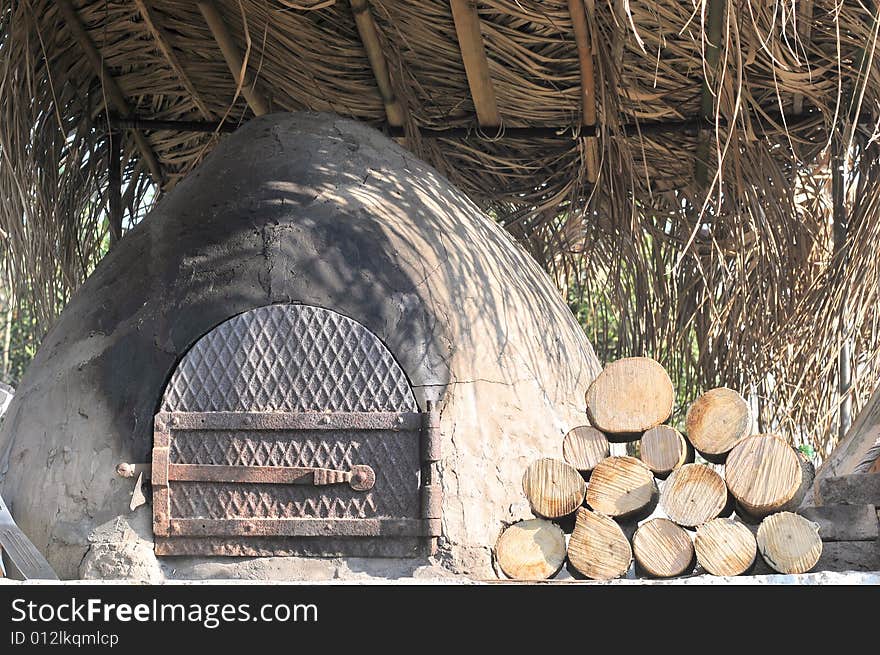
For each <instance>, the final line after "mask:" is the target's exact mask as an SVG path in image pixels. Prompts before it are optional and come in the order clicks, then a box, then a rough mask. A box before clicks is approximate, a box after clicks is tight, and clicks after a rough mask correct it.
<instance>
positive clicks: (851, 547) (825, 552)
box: [816, 541, 880, 572]
mask: <svg viewBox="0 0 880 655" xmlns="http://www.w3.org/2000/svg"><path fill="white" fill-rule="evenodd" d="M816 570H817V571H837V572H842V571H880V542H878V541H834V542H831V543H824V544H822V556H821V557H820V558H819V561H818V563H817V564H816Z"/></svg>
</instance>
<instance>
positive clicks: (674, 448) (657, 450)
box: [639, 425, 694, 478]
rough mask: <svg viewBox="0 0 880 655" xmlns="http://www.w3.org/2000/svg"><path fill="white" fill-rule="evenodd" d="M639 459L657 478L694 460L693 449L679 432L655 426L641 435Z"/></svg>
mask: <svg viewBox="0 0 880 655" xmlns="http://www.w3.org/2000/svg"><path fill="white" fill-rule="evenodd" d="M639 458H640V459H641V460H642V461H643V462H644V463H645V464H646V465H647V467H648V468H649V469H651V471H653V472H654V475H656V476H657V477H659V478H665V477H666V476H668V475H669V474H670V473H671V472H672V471H674V470H675V469H677V468H679V467H681V466H683V465H684V464H686V463H688V462H689V461H691V462H692V461H693V459H694V451H693V448H691V447H690V444H689V443H688V442H687V439H685V438H684V436H682V434H681V432H679V431H678V430H676V429H675V428H673V427H672V426H670V425H657V426H655V427H653V428H650V429H649V430H647V431H646V432H645V434H643V435H642V441H641V443H640V444H639Z"/></svg>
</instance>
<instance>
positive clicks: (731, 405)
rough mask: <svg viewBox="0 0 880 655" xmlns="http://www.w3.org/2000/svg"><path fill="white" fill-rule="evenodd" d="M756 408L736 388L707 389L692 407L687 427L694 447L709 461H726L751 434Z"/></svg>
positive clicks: (686, 423)
mask: <svg viewBox="0 0 880 655" xmlns="http://www.w3.org/2000/svg"><path fill="white" fill-rule="evenodd" d="M751 429H752V411H751V409H750V408H749V404H748V403H747V402H746V400H745V398H743V397H742V396H741V395H740V394H738V393H737V392H736V391H734V390H733V389H727V388H726V387H719V388H717V389H712V390H710V391H707V392H706V393H704V394H703V395H702V396H700V397H699V398H697V400H696V401H695V402H694V404H693V405H691V406H690V408H689V409H688V413H687V418H686V419H685V430H686V431H687V435H688V439H689V440H690V442H691V443H692V444H693V445H694V448H696V449H697V451H698V452H699V453H700V454H701V455H703V457H705V458H706V459H707V460H709V461H711V462H715V463H721V462H723V461H724V459H725V457H726V456H727V453H729V452H730V451H731V450H732V449H733V447H734V446H736V445H737V444H738V443H739V442H740V441H742V440H743V439H745V438H746V437H747V436H749V435H750V434H751Z"/></svg>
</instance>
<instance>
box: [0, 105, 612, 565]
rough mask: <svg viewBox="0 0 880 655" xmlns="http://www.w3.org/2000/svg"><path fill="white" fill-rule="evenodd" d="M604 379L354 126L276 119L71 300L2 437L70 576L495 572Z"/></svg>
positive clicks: (469, 224)
mask: <svg viewBox="0 0 880 655" xmlns="http://www.w3.org/2000/svg"><path fill="white" fill-rule="evenodd" d="M598 370H599V365H598V362H597V360H596V357H595V355H594V354H593V351H592V348H591V347H590V344H589V343H588V341H587V340H586V338H585V336H584V335H583V332H582V331H581V329H580V328H579V326H578V325H577V323H576V321H575V320H574V318H573V316H572V315H571V313H570V311H569V310H568V308H567V307H566V306H565V304H564V303H563V302H562V300H561V298H560V297H559V295H558V293H557V291H556V290H555V289H554V288H553V285H552V284H551V282H550V280H549V279H548V278H547V277H546V276H545V275H544V273H543V272H542V271H540V269H539V268H538V267H537V266H536V265H535V264H534V263H533V262H532V261H531V260H530V259H529V257H528V255H527V254H525V252H524V251H523V250H522V249H521V248H519V246H517V245H516V244H515V243H514V242H513V241H512V240H511V239H510V237H509V236H508V235H507V234H506V233H505V232H504V231H503V230H502V229H501V228H499V227H498V226H497V225H495V224H494V223H493V222H492V221H491V220H489V219H488V218H487V217H485V216H484V215H483V214H482V213H481V212H480V211H479V210H478V209H477V208H476V207H475V206H474V205H473V204H472V203H471V202H470V201H469V200H468V199H467V198H466V197H465V196H464V195H463V194H461V193H460V192H458V191H457V190H455V189H454V188H453V187H452V186H451V185H450V184H449V183H448V182H447V181H446V180H445V179H443V178H442V177H441V176H440V175H438V174H437V172H436V171H434V170H433V169H431V168H430V167H428V166H426V165H425V164H423V163H421V162H419V161H417V160H415V159H414V158H413V157H412V156H411V155H410V154H409V153H407V152H406V151H405V150H403V149H402V148H400V147H399V146H397V145H396V144H395V143H393V142H392V141H391V140H389V139H387V138H385V137H384V136H382V135H381V134H379V133H378V132H376V131H374V130H372V129H370V128H368V127H365V126H363V125H360V124H358V123H355V122H351V121H347V120H342V119H339V118H338V117H335V116H330V115H320V114H317V115H316V114H285V115H271V116H266V117H263V118H260V119H256V120H253V121H251V122H250V123H249V124H247V125H246V126H245V127H243V128H242V129H240V130H239V131H238V132H236V133H235V134H234V135H233V136H230V137H228V138H226V139H225V140H224V141H223V142H222V143H221V144H220V145H219V146H218V147H217V148H216V149H215V151H214V152H213V153H212V154H211V155H210V156H209V157H208V158H207V159H206V160H205V162H204V163H203V164H202V165H201V166H200V168H199V169H198V170H196V171H195V172H194V173H193V174H191V175H190V176H189V177H188V178H187V179H185V180H184V181H182V182H181V183H180V184H178V185H177V187H176V188H175V189H174V190H173V191H172V192H171V193H169V194H168V195H167V196H166V197H165V198H164V199H163V200H162V201H161V203H160V204H159V206H158V207H157V208H156V209H155V210H154V211H153V212H152V213H151V214H150V215H149V216H148V217H147V218H146V219H144V221H143V222H142V223H141V224H140V225H138V226H137V227H136V228H135V229H133V230H132V231H131V232H130V233H129V234H128V235H127V236H126V237H125V238H124V239H123V240H122V241H120V242H119V244H118V245H117V246H115V247H114V249H113V250H112V251H111V252H110V254H109V255H108V256H107V257H105V259H104V260H103V261H102V262H101V264H100V265H99V266H98V268H97V270H96V271H95V273H94V274H93V275H92V276H91V277H90V278H89V279H88V280H87V282H86V283H85V284H84V285H83V286H82V288H81V289H80V290H79V291H78V292H77V294H76V295H75V297H74V298H73V299H72V300H71V302H70V304H69V305H68V306H67V308H66V309H65V310H64V312H63V313H62V315H61V317H60V319H59V320H58V322H57V324H56V325H55V326H54V327H53V329H52V330H51V331H50V333H49V334H48V335H47V337H46V339H45V340H44V342H43V344H42V346H41V348H40V350H39V352H38V353H37V356H36V357H35V359H34V361H33V363H32V365H31V366H30V368H29V370H28V372H27V374H26V375H25V377H24V379H23V380H22V382H21V385H20V386H19V390H18V393H17V395H16V397H15V399H14V400H13V404H12V406H11V407H10V409H9V412H8V413H7V415H6V418H5V420H4V423H3V428H2V433H0V454H2V460H0V474H2V476H3V477H2V482H0V487H2V493H3V496H4V498H6V500H7V501H8V502H9V504H10V506H11V508H12V511H13V514H14V515H15V516H16V518H17V520H18V522H19V524H20V526H21V527H22V529H23V530H24V532H25V533H26V534H27V535H28V536H29V537H30V539H31V540H32V541H33V542H34V543H35V544H36V546H37V547H38V548H39V549H40V550H41V551H43V552H44V553H46V554H47V557H48V559H49V561H50V562H51V564H52V565H53V566H54V567H55V568H56V570H57V571H58V572H59V574H60V575H61V576H62V577H65V578H72V577H137V578H147V579H150V580H160V579H162V578H163V577H206V576H210V577H238V576H247V577H251V578H253V577H268V578H282V579H283V578H297V577H309V578H316V577H347V576H358V575H369V574H372V575H381V576H386V577H400V576H408V575H413V574H417V575H422V574H424V573H425V572H427V574H432V573H435V574H441V573H443V572H444V569H445V570H448V571H451V572H454V573H461V574H466V575H472V576H486V575H491V548H492V545H493V544H494V541H495V539H496V538H497V536H498V533H499V531H500V530H501V528H502V526H503V525H504V524H505V523H507V522H510V521H513V520H516V519H519V518H522V517H525V516H527V515H528V512H529V510H528V507H527V506H526V505H525V504H524V503H523V501H522V500H521V499H522V492H521V486H520V485H521V479H522V473H523V471H524V470H525V468H526V465H527V464H528V462H529V461H530V460H531V459H533V458H535V457H541V456H558V454H559V453H558V451H559V449H560V447H561V446H560V444H561V441H562V435H563V434H564V433H565V432H566V431H567V430H568V429H570V428H572V427H574V426H576V425H578V424H580V423H583V422H584V420H585V416H584V412H583V394H584V391H585V390H586V388H587V386H588V385H589V383H590V382H591V381H592V379H593V378H594V377H595V375H596V374H597V373H598ZM120 464H126V465H128V466H127V470H128V471H129V472H133V473H134V475H133V476H132V477H123V476H120V475H119V474H118V473H117V468H118V467H119V465H120ZM123 468H126V467H123ZM138 478H140V483H137V480H138ZM141 492H143V496H141ZM425 567H427V568H425Z"/></svg>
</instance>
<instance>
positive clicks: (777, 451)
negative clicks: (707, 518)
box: [724, 434, 802, 518]
mask: <svg viewBox="0 0 880 655" xmlns="http://www.w3.org/2000/svg"><path fill="white" fill-rule="evenodd" d="M724 468H725V470H724V474H725V477H726V479H727V488H728V489H730V493H731V494H733V496H734V498H736V501H737V502H738V503H739V504H740V506H741V507H742V509H743V510H745V511H746V512H748V513H749V514H750V515H752V516H754V517H756V518H763V517H765V516H767V515H768V514H771V513H773V512H777V511H779V510H780V509H781V508H782V507H783V506H784V505H785V504H786V503H788V502H789V501H791V500H792V498H794V497H795V494H797V492H798V490H799V489H800V486H801V482H802V474H801V461H800V459H799V458H798V456H797V453H796V452H795V450H794V448H792V447H791V446H789V445H788V444H787V443H786V442H785V440H784V439H783V438H782V437H779V436H776V435H773V434H756V435H753V436H751V437H746V438H745V439H743V440H742V441H740V442H739V443H738V444H737V445H736V446H735V447H734V448H733V450H731V451H730V454H729V455H728V457H727V463H726V465H725V467H724Z"/></svg>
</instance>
